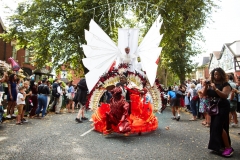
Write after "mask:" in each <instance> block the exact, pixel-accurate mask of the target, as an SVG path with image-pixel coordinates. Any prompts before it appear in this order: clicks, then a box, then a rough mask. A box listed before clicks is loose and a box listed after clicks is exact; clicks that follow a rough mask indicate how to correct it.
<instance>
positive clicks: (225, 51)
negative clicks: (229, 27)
mask: <svg viewBox="0 0 240 160" xmlns="http://www.w3.org/2000/svg"><path fill="white" fill-rule="evenodd" d="M216 67H221V68H222V69H223V70H224V71H225V72H226V73H232V74H234V76H235V78H236V77H237V76H240V40H238V41H234V42H233V43H225V44H223V47H222V50H221V51H218V52H213V53H212V54H211V55H210V63H209V71H210V72H211V70H213V69H214V68H216Z"/></svg>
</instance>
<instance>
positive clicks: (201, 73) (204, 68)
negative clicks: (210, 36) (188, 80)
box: [196, 57, 210, 79]
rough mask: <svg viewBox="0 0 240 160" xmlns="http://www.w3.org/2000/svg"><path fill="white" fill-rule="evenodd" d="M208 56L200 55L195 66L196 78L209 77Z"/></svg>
mask: <svg viewBox="0 0 240 160" xmlns="http://www.w3.org/2000/svg"><path fill="white" fill-rule="evenodd" d="M208 66H209V57H202V61H201V62H200V63H199V64H198V66H197V68H196V79H200V78H204V79H208V78H209V76H210V75H209V70H208Z"/></svg>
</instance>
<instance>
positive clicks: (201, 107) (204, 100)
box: [199, 97, 209, 113]
mask: <svg viewBox="0 0 240 160" xmlns="http://www.w3.org/2000/svg"><path fill="white" fill-rule="evenodd" d="M208 106H209V99H208V98H206V97H203V98H200V104H199V112H200V113H204V112H206V108H207V107H208Z"/></svg>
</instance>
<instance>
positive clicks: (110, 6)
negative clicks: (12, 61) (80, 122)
mask: <svg viewBox="0 0 240 160" xmlns="http://www.w3.org/2000/svg"><path fill="white" fill-rule="evenodd" d="M212 1H213V0H148V1H146V2H145V1H134V0H131V1H129V0H101V1H100V0H84V1H79V0H70V1H65V0H57V1H56V0H33V1H32V2H31V3H22V4H20V5H19V6H18V8H17V10H16V14H15V15H13V16H12V17H11V18H10V22H11V25H10V26H12V27H11V28H10V30H9V32H8V33H7V34H5V35H4V36H3V37H4V38H5V40H11V39H17V41H18V45H19V46H20V47H23V46H24V47H27V48H32V49H34V59H33V60H34V63H35V64H36V65H37V66H38V67H39V68H41V67H43V66H44V65H49V66H54V67H56V68H60V66H61V65H62V64H65V66H66V68H71V69H74V70H82V69H84V67H83V65H82V61H81V59H82V58H84V54H83V50H82V48H81V45H82V44H84V43H85V38H84V29H88V24H89V22H90V20H91V19H92V18H94V20H95V21H96V22H97V23H98V24H99V25H100V26H101V27H102V28H103V29H104V30H105V32H106V33H107V34H108V35H110V37H111V38H112V39H113V40H115V42H116V39H117V28H118V27H125V26H128V27H140V28H141V31H142V35H145V33H146V32H147V31H148V29H149V27H150V26H151V25H152V23H153V22H154V21H155V19H156V18H157V16H158V15H159V14H160V15H161V16H162V18H163V21H164V22H163V26H162V29H161V33H162V34H164V37H163V39H162V42H161V46H162V47H163V50H162V55H161V60H162V66H164V67H165V68H166V69H167V71H171V72H172V73H174V74H176V75H177V76H178V77H179V78H180V80H181V81H183V80H184V79H185V74H186V73H189V72H191V70H192V65H191V60H190V58H191V56H195V55H196V54H198V53H200V50H199V48H197V47H196V46H194V43H193V42H194V40H196V39H201V33H200V32H199V31H200V29H201V28H202V27H203V26H204V25H205V23H206V22H207V20H208V19H207V17H208V16H209V14H210V13H211V11H212V9H213V7H215V5H214V4H213V2H212ZM129 13H131V14H132V15H131V16H130V18H129ZM127 15H128V16H127ZM160 67H161V66H160ZM86 72H87V70H86V69H85V73H86Z"/></svg>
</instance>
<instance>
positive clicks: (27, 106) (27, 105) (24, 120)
mask: <svg viewBox="0 0 240 160" xmlns="http://www.w3.org/2000/svg"><path fill="white" fill-rule="evenodd" d="M23 87H24V90H25V93H26V97H25V105H24V107H23V112H22V115H21V121H22V122H28V121H27V120H26V119H25V118H24V114H25V112H26V111H27V112H28V111H29V97H30V95H31V94H32V91H30V88H29V81H24V82H23Z"/></svg>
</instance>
